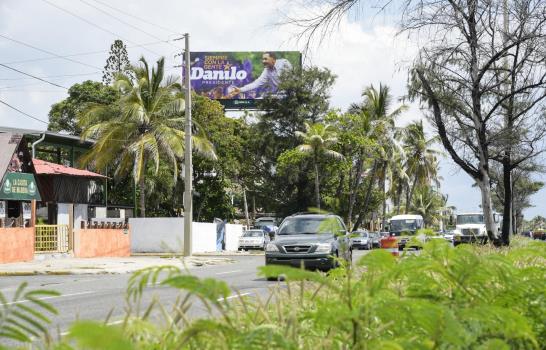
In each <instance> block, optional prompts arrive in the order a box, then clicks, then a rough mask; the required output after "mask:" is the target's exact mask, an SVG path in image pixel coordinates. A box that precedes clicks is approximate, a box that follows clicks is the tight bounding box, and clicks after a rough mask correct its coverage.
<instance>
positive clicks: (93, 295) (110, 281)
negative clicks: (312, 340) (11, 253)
mask: <svg viewBox="0 0 546 350" xmlns="http://www.w3.org/2000/svg"><path fill="white" fill-rule="evenodd" d="M365 253H366V251H355V252H354V256H353V261H356V260H357V259H358V258H359V257H361V256H362V255H363V254H365ZM233 259H234V260H235V262H234V263H229V264H223V265H215V266H203V267H200V268H194V269H191V271H190V273H191V274H193V275H195V276H197V277H200V278H207V277H212V278H216V279H219V280H223V281H225V282H226V283H227V284H228V285H229V286H230V288H231V289H232V291H233V294H232V295H231V296H230V297H229V298H235V297H237V292H238V293H240V294H241V295H245V296H249V297H264V296H265V297H267V296H268V293H269V291H270V288H271V287H272V286H275V285H276V283H277V282H271V281H267V280H266V279H265V278H263V277H260V276H258V268H259V267H260V266H263V265H264V256H263V255H259V256H237V257H234V258H233ZM130 277H131V274H112V275H103V274H99V275H35V276H11V277H7V276H4V277H0V292H1V293H2V294H3V295H4V296H5V297H6V299H7V300H8V301H9V300H11V298H12V297H13V294H14V293H15V291H16V289H17V287H18V286H19V285H20V284H21V283H23V282H27V283H28V285H29V286H28V288H29V289H51V290H55V291H58V292H60V293H61V295H60V296H58V297H46V298H44V299H47V301H48V302H50V303H51V304H52V305H53V306H55V307H56V308H57V309H58V310H60V312H59V315H56V316H54V317H52V320H53V322H52V324H51V326H50V330H51V334H53V335H59V334H60V335H62V334H64V333H66V331H67V330H68V328H69V326H70V324H71V323H72V322H73V321H74V320H76V319H79V320H98V321H104V320H105V319H106V318H107V317H108V316H109V315H110V317H109V322H111V323H116V322H121V320H122V319H123V317H124V316H125V314H126V311H125V308H126V306H127V303H126V290H127V284H128V280H129V278H130ZM179 296H180V292H179V291H178V290H176V289H173V288H168V287H164V286H159V285H149V286H148V287H147V288H146V291H145V293H144V295H143V298H142V305H143V306H144V307H145V306H146V305H148V304H149V303H150V302H151V301H152V300H153V298H157V299H158V300H159V301H160V302H161V303H162V304H163V305H165V306H167V307H168V306H170V305H172V304H173V303H174V302H175V301H176V299H177V297H179ZM22 302H25V301H22ZM188 313H189V316H190V317H198V316H202V315H206V314H207V311H206V309H205V308H204V307H203V305H201V304H200V303H199V302H194V303H193V304H192V306H191V309H190V310H189V312H188Z"/></svg>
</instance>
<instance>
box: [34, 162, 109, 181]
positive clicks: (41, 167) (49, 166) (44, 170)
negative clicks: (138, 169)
mask: <svg viewBox="0 0 546 350" xmlns="http://www.w3.org/2000/svg"><path fill="white" fill-rule="evenodd" d="M32 163H33V164H34V170H36V175H67V176H82V177H102V178H105V177H106V176H104V175H101V174H97V173H94V172H92V171H88V170H81V169H76V168H71V167H69V166H64V165H60V164H55V163H50V162H46V161H45V160H41V159H33V160H32Z"/></svg>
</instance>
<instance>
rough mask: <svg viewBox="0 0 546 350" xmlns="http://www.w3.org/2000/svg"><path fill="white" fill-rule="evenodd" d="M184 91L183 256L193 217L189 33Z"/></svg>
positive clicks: (189, 249)
mask: <svg viewBox="0 0 546 350" xmlns="http://www.w3.org/2000/svg"><path fill="white" fill-rule="evenodd" d="M184 40H185V51H184V61H185V63H186V64H185V67H184V68H185V70H184V86H185V88H184V92H185V110H186V123H185V128H184V133H185V136H184V141H185V146H184V251H183V253H184V256H191V252H192V218H193V208H192V207H193V198H192V192H193V186H192V173H193V166H192V158H191V157H192V154H191V151H192V145H191V137H192V130H191V129H192V126H191V84H190V34H189V33H186V34H184Z"/></svg>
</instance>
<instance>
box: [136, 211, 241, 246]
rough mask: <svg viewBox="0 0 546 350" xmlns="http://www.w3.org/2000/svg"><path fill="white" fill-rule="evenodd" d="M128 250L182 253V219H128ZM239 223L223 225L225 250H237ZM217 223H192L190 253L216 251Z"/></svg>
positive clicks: (239, 233)
mask: <svg viewBox="0 0 546 350" xmlns="http://www.w3.org/2000/svg"><path fill="white" fill-rule="evenodd" d="M129 227H130V230H131V253H181V252H182V248H183V246H184V218H131V219H129ZM241 234H242V225H231V224H228V225H226V234H225V241H226V250H237V240H238V238H239V236H240V235H241ZM216 240H217V234H216V224H213V223H207V222H194V223H193V226H192V252H193V253H203V252H214V251H216Z"/></svg>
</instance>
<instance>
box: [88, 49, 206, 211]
mask: <svg viewBox="0 0 546 350" xmlns="http://www.w3.org/2000/svg"><path fill="white" fill-rule="evenodd" d="M164 67H165V60H164V58H160V59H159V60H158V61H157V66H156V67H155V68H152V70H151V71H150V69H149V67H148V62H146V60H145V59H144V57H142V58H141V59H140V65H139V66H131V68H130V70H129V72H128V74H118V75H117V76H116V78H115V81H114V84H113V86H114V88H116V89H118V90H119V92H120V95H121V98H120V100H119V101H118V102H117V103H116V105H115V106H114V107H113V106H105V105H93V106H90V107H89V109H87V110H86V111H85V112H84V113H83V114H82V115H81V117H80V120H79V123H80V125H81V126H82V128H83V133H82V138H83V139H89V138H93V139H95V140H96V143H95V145H94V146H93V148H92V149H91V151H90V152H89V153H87V154H86V155H85V156H84V157H83V158H82V162H83V163H84V164H88V163H93V164H94V166H95V167H96V168H97V169H105V168H106V167H109V168H112V167H113V168H115V169H116V170H115V174H114V175H115V176H118V175H120V174H123V173H127V172H129V171H130V170H132V176H133V179H134V181H135V185H136V184H137V183H138V185H139V189H140V214H141V216H142V217H145V216H146V182H145V173H146V169H147V167H148V165H153V167H154V171H155V173H156V174H157V171H158V169H159V163H160V159H161V158H165V159H166V160H167V161H169V162H171V164H172V168H173V175H174V178H175V179H176V178H177V169H178V168H177V163H178V162H179V161H180V160H181V159H182V157H183V155H184V138H185V133H184V131H183V129H184V117H183V115H184V94H183V93H182V87H181V86H180V84H179V83H177V81H176V78H175V77H165V76H164V73H165V69H164ZM131 75H132V76H133V77H134V78H133V77H131ZM112 109H114V111H115V112H114V113H115V114H114V115H113V116H112V117H110V118H107V119H105V118H104V115H105V114H107V113H105V112H106V111H110V113H112ZM192 140H193V145H194V146H193V147H194V149H195V150H196V151H197V152H199V153H202V154H203V155H205V156H208V157H211V158H216V155H215V152H214V147H213V145H212V144H211V143H210V142H209V141H208V140H207V138H206V137H205V134H204V133H203V131H202V130H201V129H197V133H196V135H194V136H192Z"/></svg>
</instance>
